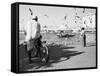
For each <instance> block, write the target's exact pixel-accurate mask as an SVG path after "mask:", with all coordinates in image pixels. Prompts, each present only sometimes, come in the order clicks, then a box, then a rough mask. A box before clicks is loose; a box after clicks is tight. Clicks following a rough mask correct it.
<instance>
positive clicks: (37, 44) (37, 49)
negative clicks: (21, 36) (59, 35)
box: [27, 37, 42, 63]
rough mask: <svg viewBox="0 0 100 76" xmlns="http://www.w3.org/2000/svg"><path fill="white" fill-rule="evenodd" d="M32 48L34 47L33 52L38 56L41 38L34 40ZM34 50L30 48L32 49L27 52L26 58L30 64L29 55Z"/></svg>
mask: <svg viewBox="0 0 100 76" xmlns="http://www.w3.org/2000/svg"><path fill="white" fill-rule="evenodd" d="M34 46H35V50H36V51H37V53H36V54H37V55H38V56H40V55H39V52H40V47H41V46H42V45H41V37H39V38H37V39H35V40H34ZM33 50H34V48H32V49H30V50H28V51H27V52H28V57H29V63H31V62H32V60H31V58H32V57H31V56H32V55H31V53H32V51H33Z"/></svg>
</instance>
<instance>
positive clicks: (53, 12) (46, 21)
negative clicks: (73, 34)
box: [19, 5, 95, 29]
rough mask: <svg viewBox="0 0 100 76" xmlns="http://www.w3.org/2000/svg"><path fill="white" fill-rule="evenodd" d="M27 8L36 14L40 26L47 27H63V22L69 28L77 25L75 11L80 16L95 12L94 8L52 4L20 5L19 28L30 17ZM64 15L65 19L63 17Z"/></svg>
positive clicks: (21, 27)
mask: <svg viewBox="0 0 100 76" xmlns="http://www.w3.org/2000/svg"><path fill="white" fill-rule="evenodd" d="M29 8H31V9H32V11H33V13H34V14H35V15H37V16H38V18H39V22H40V24H41V26H45V25H47V26H48V27H49V28H52V29H55V28H61V27H62V28H63V26H61V25H63V24H64V23H67V25H68V26H69V27H70V28H74V27H77V24H76V23H75V15H76V13H77V15H78V16H80V17H81V18H82V17H84V16H85V15H86V14H88V13H93V14H95V9H85V12H84V13H83V10H84V9H83V8H76V9H75V8H72V7H52V6H36V5H20V9H19V21H20V23H19V24H20V29H23V27H24V25H25V24H26V23H27V21H29V20H30V19H31V15H30V12H29ZM64 16H66V20H65V19H64Z"/></svg>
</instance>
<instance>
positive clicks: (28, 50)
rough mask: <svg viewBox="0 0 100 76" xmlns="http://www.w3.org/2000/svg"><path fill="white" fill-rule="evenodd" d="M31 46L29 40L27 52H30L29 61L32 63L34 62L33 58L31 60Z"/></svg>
mask: <svg viewBox="0 0 100 76" xmlns="http://www.w3.org/2000/svg"><path fill="white" fill-rule="evenodd" d="M30 47H31V45H30V42H29V43H27V54H28V60H29V63H30V64H31V63H32V60H31V52H32V49H31V48H30Z"/></svg>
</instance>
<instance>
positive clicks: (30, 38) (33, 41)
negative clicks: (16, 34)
mask: <svg viewBox="0 0 100 76" xmlns="http://www.w3.org/2000/svg"><path fill="white" fill-rule="evenodd" d="M29 10H31V9H30V8H29ZM31 16H32V19H31V20H30V21H28V22H27V24H26V25H25V31H26V38H25V42H26V44H27V52H28V57H29V63H30V64H31V63H33V61H32V59H31V53H32V51H33V47H34V46H40V44H41V42H40V37H41V34H40V30H41V27H40V24H39V22H38V17H37V16H35V15H33V12H32V10H31ZM36 50H37V51H39V48H36Z"/></svg>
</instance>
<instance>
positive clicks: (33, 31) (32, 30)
mask: <svg viewBox="0 0 100 76" xmlns="http://www.w3.org/2000/svg"><path fill="white" fill-rule="evenodd" d="M40 29H41V27H40V24H39V23H38V22H36V21H35V20H30V21H28V22H27V24H26V25H25V31H26V38H25V41H26V42H27V41H29V40H30V39H36V38H38V37H40Z"/></svg>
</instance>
